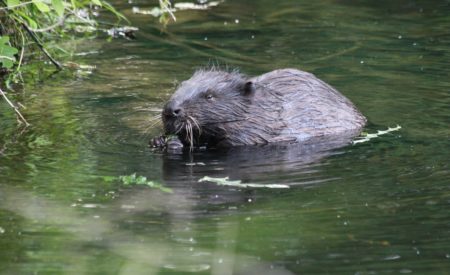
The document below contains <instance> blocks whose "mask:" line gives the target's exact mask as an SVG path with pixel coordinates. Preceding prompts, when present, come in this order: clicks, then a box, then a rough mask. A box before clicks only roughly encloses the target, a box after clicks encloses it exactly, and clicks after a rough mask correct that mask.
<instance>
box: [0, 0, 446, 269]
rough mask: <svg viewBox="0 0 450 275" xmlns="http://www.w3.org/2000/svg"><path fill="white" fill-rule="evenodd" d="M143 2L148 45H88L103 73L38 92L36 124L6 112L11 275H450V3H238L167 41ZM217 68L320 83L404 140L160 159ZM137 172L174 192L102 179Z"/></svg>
mask: <svg viewBox="0 0 450 275" xmlns="http://www.w3.org/2000/svg"><path fill="white" fill-rule="evenodd" d="M154 4H156V3H154ZM133 6H138V7H139V8H141V9H149V8H151V5H150V4H147V3H141V2H136V3H132V4H130V3H119V9H121V10H122V11H123V12H124V13H125V14H127V15H128V16H129V17H130V18H131V20H132V21H133V23H134V25H136V26H138V27H139V28H140V31H139V32H138V33H137V35H138V39H137V40H134V41H112V42H104V41H102V40H101V39H98V40H95V41H91V42H89V43H87V44H86V45H83V44H77V51H79V52H82V53H86V54H82V55H78V57H77V58H79V59H77V61H78V62H80V63H85V64H92V65H95V66H96V67H97V69H96V70H95V71H94V72H93V74H91V75H85V74H81V75H78V76H76V77H74V78H72V77H69V76H68V75H63V74H56V75H52V76H50V77H49V78H48V79H47V80H46V81H44V82H43V83H39V84H36V85H31V84H29V83H31V81H30V82H27V84H26V85H25V86H24V88H23V90H21V91H20V97H21V98H20V101H21V102H23V103H25V105H26V106H27V110H26V111H25V113H26V115H27V119H28V120H29V121H30V122H31V123H32V124H33V127H32V128H28V129H25V130H22V129H18V128H17V126H16V122H15V118H14V115H13V114H12V112H11V110H10V109H9V108H7V106H6V104H5V102H3V101H2V102H0V247H1V248H2V249H0V273H2V274H28V273H43V274H50V273H58V274H60V273H62V274H87V273H100V274H116V273H117V274H141V273H142V274H159V273H162V274H166V273H167V274H178V273H187V272H189V273H201V274H232V273H235V274H299V273H300V274H304V273H306V274H311V273H319V274H326V273H331V274H335V273H338V274H340V273H342V274H378V273H416V274H424V273H433V274H446V273H448V270H450V245H449V243H450V233H449V230H448V221H449V218H450V216H449V214H448V206H449V203H450V189H449V186H448V180H449V178H450V177H449V166H448V165H449V164H448V163H449V161H448V160H449V153H448V149H447V148H449V145H450V142H449V139H448V137H449V134H450V132H449V127H448V125H449V121H450V119H449V113H448V106H449V104H450V100H449V96H448V92H449V90H450V85H449V82H448V75H449V68H448V59H449V56H450V48H449V47H448V45H450V44H449V42H450V36H449V35H448V29H450V21H449V17H448V10H449V4H448V2H447V1H406V0H402V1H395V2H392V1H377V2H373V3H372V2H371V3H368V2H367V1H326V0H324V1H297V2H295V3H294V2H293V1H287V0H286V1H278V2H277V3H275V2H273V1H267V0H261V1H257V3H256V2H254V1H231V0H230V1H225V2H223V3H221V4H220V5H219V6H217V7H213V8H211V9H210V10H207V11H179V12H177V13H176V15H177V19H178V20H177V22H176V23H173V24H170V25H169V26H168V28H167V30H166V31H164V32H161V30H160V27H159V25H158V23H157V21H156V19H153V18H152V17H150V16H146V15H142V14H132V12H131V11H132V7H133ZM209 62H213V63H219V64H221V65H224V66H230V67H238V68H240V69H241V70H242V71H243V72H244V73H247V74H249V75H257V74H260V73H264V72H267V71H271V70H273V69H275V68H282V67H296V68H300V69H304V70H308V71H311V72H313V73H314V74H316V75H317V76H318V77H320V78H322V79H324V80H325V81H326V82H328V83H330V84H332V85H333V86H335V87H336V88H337V89H338V90H340V91H341V92H342V93H343V94H344V95H346V96H347V97H348V98H350V99H351V100H352V101H353V102H354V103H355V104H356V105H357V106H358V108H359V109H360V110H361V111H362V113H364V115H366V116H367V117H368V119H369V121H370V124H369V126H368V127H367V129H366V130H367V131H368V132H376V130H384V129H386V128H387V127H388V126H395V125H397V124H399V125H401V126H402V129H401V130H400V131H397V132H392V133H389V134H387V135H385V136H381V137H379V138H376V139H373V140H371V141H369V142H366V143H363V144H357V145H348V146H344V147H340V146H339V145H341V144H340V143H341V141H339V140H333V142H331V143H330V142H325V143H315V144H308V145H296V146H275V147H251V148H237V149H230V150H217V151H215V150H203V151H202V150H199V151H194V152H192V153H189V152H184V153H179V154H166V153H162V152H156V151H151V150H149V149H148V148H147V147H146V144H147V142H148V140H149V138H150V137H152V136H154V135H157V134H159V133H160V131H161V130H160V127H159V125H157V124H156V125H153V124H152V123H151V121H152V118H153V117H155V116H156V115H157V114H158V113H159V112H160V108H161V106H162V104H163V102H164V100H166V99H167V98H168V97H169V96H170V94H171V93H172V91H173V90H174V88H175V87H176V85H177V83H179V82H180V81H182V80H183V79H186V78H188V77H189V76H190V75H191V74H192V72H193V70H194V69H195V68H196V67H199V66H205V65H206V64H208V63H209ZM338 147H339V148H338ZM132 173H136V174H137V175H141V176H146V177H147V178H148V179H150V180H153V181H156V182H160V183H162V184H164V185H166V186H168V187H170V188H171V189H172V190H173V193H162V192H160V191H159V190H153V189H150V188H146V187H142V186H124V185H121V184H120V183H119V182H105V181H104V180H103V179H102V177H103V176H119V175H130V174H132ZM203 176H211V177H221V178H222V177H226V176H229V177H230V179H236V180H237V179H239V180H242V182H243V183H256V184H271V183H278V184H288V185H289V186H290V187H291V188H289V189H267V188H260V189H251V188H248V189H240V188H236V187H225V186H219V185H216V184H213V183H205V182H198V180H199V179H200V178H202V177H203Z"/></svg>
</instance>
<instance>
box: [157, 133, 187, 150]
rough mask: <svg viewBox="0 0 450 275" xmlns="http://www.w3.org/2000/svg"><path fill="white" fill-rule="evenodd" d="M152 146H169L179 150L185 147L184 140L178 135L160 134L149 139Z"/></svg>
mask: <svg viewBox="0 0 450 275" xmlns="http://www.w3.org/2000/svg"><path fill="white" fill-rule="evenodd" d="M149 146H150V147H151V148H167V149H168V150H179V149H182V148H183V147H184V145H183V142H181V140H180V139H179V138H178V137H177V136H173V135H172V136H159V137H155V138H152V139H151V140H150V141H149Z"/></svg>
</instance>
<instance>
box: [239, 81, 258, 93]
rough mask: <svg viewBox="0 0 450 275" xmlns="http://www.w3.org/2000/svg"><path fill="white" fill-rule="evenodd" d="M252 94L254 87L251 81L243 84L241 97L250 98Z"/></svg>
mask: <svg viewBox="0 0 450 275" xmlns="http://www.w3.org/2000/svg"><path fill="white" fill-rule="evenodd" d="M254 93H255V85H253V82H251V81H247V82H245V84H244V86H243V87H242V95H245V96H251V95H253V94H254Z"/></svg>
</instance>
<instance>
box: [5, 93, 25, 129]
mask: <svg viewBox="0 0 450 275" xmlns="http://www.w3.org/2000/svg"><path fill="white" fill-rule="evenodd" d="M0 94H1V95H2V96H3V98H4V99H5V100H6V102H7V103H8V104H9V106H11V108H13V109H14V111H15V112H16V114H17V116H19V118H20V121H22V122H23V123H25V126H30V123H28V121H27V120H26V119H25V117H23V115H22V114H21V113H20V111H19V109H18V108H17V107H16V106H15V105H14V104H13V103H12V102H11V101H10V100H9V99H8V97H7V96H6V94H5V93H4V92H3V90H2V89H0Z"/></svg>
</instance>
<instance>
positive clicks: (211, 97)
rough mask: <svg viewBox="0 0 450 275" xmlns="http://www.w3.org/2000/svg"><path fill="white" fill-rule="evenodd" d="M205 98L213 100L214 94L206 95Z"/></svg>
mask: <svg viewBox="0 0 450 275" xmlns="http://www.w3.org/2000/svg"><path fill="white" fill-rule="evenodd" d="M205 98H206V99H208V100H211V99H213V95H212V94H206V95H205Z"/></svg>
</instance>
